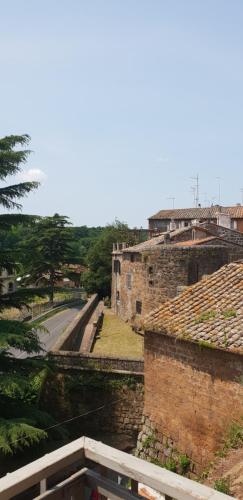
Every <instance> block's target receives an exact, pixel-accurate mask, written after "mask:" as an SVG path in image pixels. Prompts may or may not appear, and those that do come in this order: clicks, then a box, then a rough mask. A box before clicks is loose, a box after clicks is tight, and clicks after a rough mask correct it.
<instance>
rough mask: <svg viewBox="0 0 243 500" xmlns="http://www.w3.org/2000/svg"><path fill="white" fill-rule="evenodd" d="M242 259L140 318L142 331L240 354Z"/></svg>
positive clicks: (242, 343)
mask: <svg viewBox="0 0 243 500" xmlns="http://www.w3.org/2000/svg"><path fill="white" fill-rule="evenodd" d="M242 297H243V261H238V262H234V263H231V264H227V265H225V266H223V267H222V268H220V269H219V270H218V271H217V272H215V273H214V274H212V275H210V276H208V277H205V278H203V279H202V280H201V281H199V282H198V283H196V284H195V285H193V286H190V287H187V288H186V290H185V291H184V292H183V293H181V295H179V296H178V297H176V298H175V299H172V300H170V301H168V302H166V303H165V304H163V305H162V306H160V307H159V308H157V309H155V310H154V311H153V312H151V313H150V314H149V315H147V316H146V318H145V320H144V326H145V328H146V330H150V331H156V332H158V333H163V334H167V335H172V336H175V337H178V338H184V339H185V340H189V341H195V342H207V343H208V344H211V346H212V347H213V346H215V347H219V348H221V349H224V350H230V351H238V352H241V353H243V301H242Z"/></svg>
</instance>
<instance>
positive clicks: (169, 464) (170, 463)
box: [164, 458, 176, 472]
mask: <svg viewBox="0 0 243 500" xmlns="http://www.w3.org/2000/svg"><path fill="white" fill-rule="evenodd" d="M164 467H165V468H166V469H167V470H170V471H171V472H176V462H175V460H173V458H168V460H166V462H165V464H164Z"/></svg>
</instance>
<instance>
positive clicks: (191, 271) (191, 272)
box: [188, 261, 199, 285]
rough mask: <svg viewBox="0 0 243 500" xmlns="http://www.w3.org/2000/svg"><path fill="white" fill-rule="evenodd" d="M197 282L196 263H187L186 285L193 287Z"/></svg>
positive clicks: (197, 268) (197, 265) (197, 266)
mask: <svg viewBox="0 0 243 500" xmlns="http://www.w3.org/2000/svg"><path fill="white" fill-rule="evenodd" d="M198 280H199V264H198V263H197V262H193V261H191V262H189V266H188V285H193V284H194V283H197V282H198Z"/></svg>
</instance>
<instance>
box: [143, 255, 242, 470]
mask: <svg viewBox="0 0 243 500" xmlns="http://www.w3.org/2000/svg"><path fill="white" fill-rule="evenodd" d="M242 296H243V261H239V262H235V263H231V264H228V265H225V266H223V267H222V268H221V269H219V270H218V271H217V272H216V273H214V274H212V275H211V276H209V277H206V278H204V279H202V280H201V281H200V282H199V283H197V284H195V285H193V286H192V287H188V288H187V289H186V290H185V291H184V292H183V293H182V294H181V295H180V296H179V297H176V298H174V299H173V300H171V301H168V302H166V303H165V304H162V305H161V306H160V307H159V308H157V309H155V310H154V311H153V312H151V313H150V314H149V315H148V316H147V317H146V318H145V339H144V340H145V345H144V348H145V354H144V362H145V406H144V427H143V430H142V432H141V434H140V437H139V445H138V449H139V454H140V456H141V457H143V458H145V457H147V456H150V457H153V458H154V459H156V460H159V461H162V462H164V461H166V460H168V459H169V458H173V457H174V459H175V460H176V456H177V455H178V452H179V453H181V454H185V455H187V456H188V457H190V460H191V461H192V462H193V463H194V466H195V469H196V470H197V471H200V470H202V469H203V468H204V467H205V465H206V464H207V463H208V462H209V461H211V460H212V459H213V458H214V453H215V452H216V450H218V449H220V447H221V446H222V443H223V441H224V439H225V437H226V436H227V433H228V431H229V430H230V429H232V425H237V423H239V424H240V425H241V426H242V418H243V385H242V380H243V308H242ZM144 443H150V444H151V446H150V447H149V446H148V447H147V448H146V446H145V445H144Z"/></svg>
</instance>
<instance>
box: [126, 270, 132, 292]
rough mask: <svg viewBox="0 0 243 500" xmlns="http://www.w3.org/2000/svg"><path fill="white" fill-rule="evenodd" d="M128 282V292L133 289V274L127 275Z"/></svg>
mask: <svg viewBox="0 0 243 500" xmlns="http://www.w3.org/2000/svg"><path fill="white" fill-rule="evenodd" d="M126 282H127V288H128V290H131V288H132V275H131V273H127V276H126Z"/></svg>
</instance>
